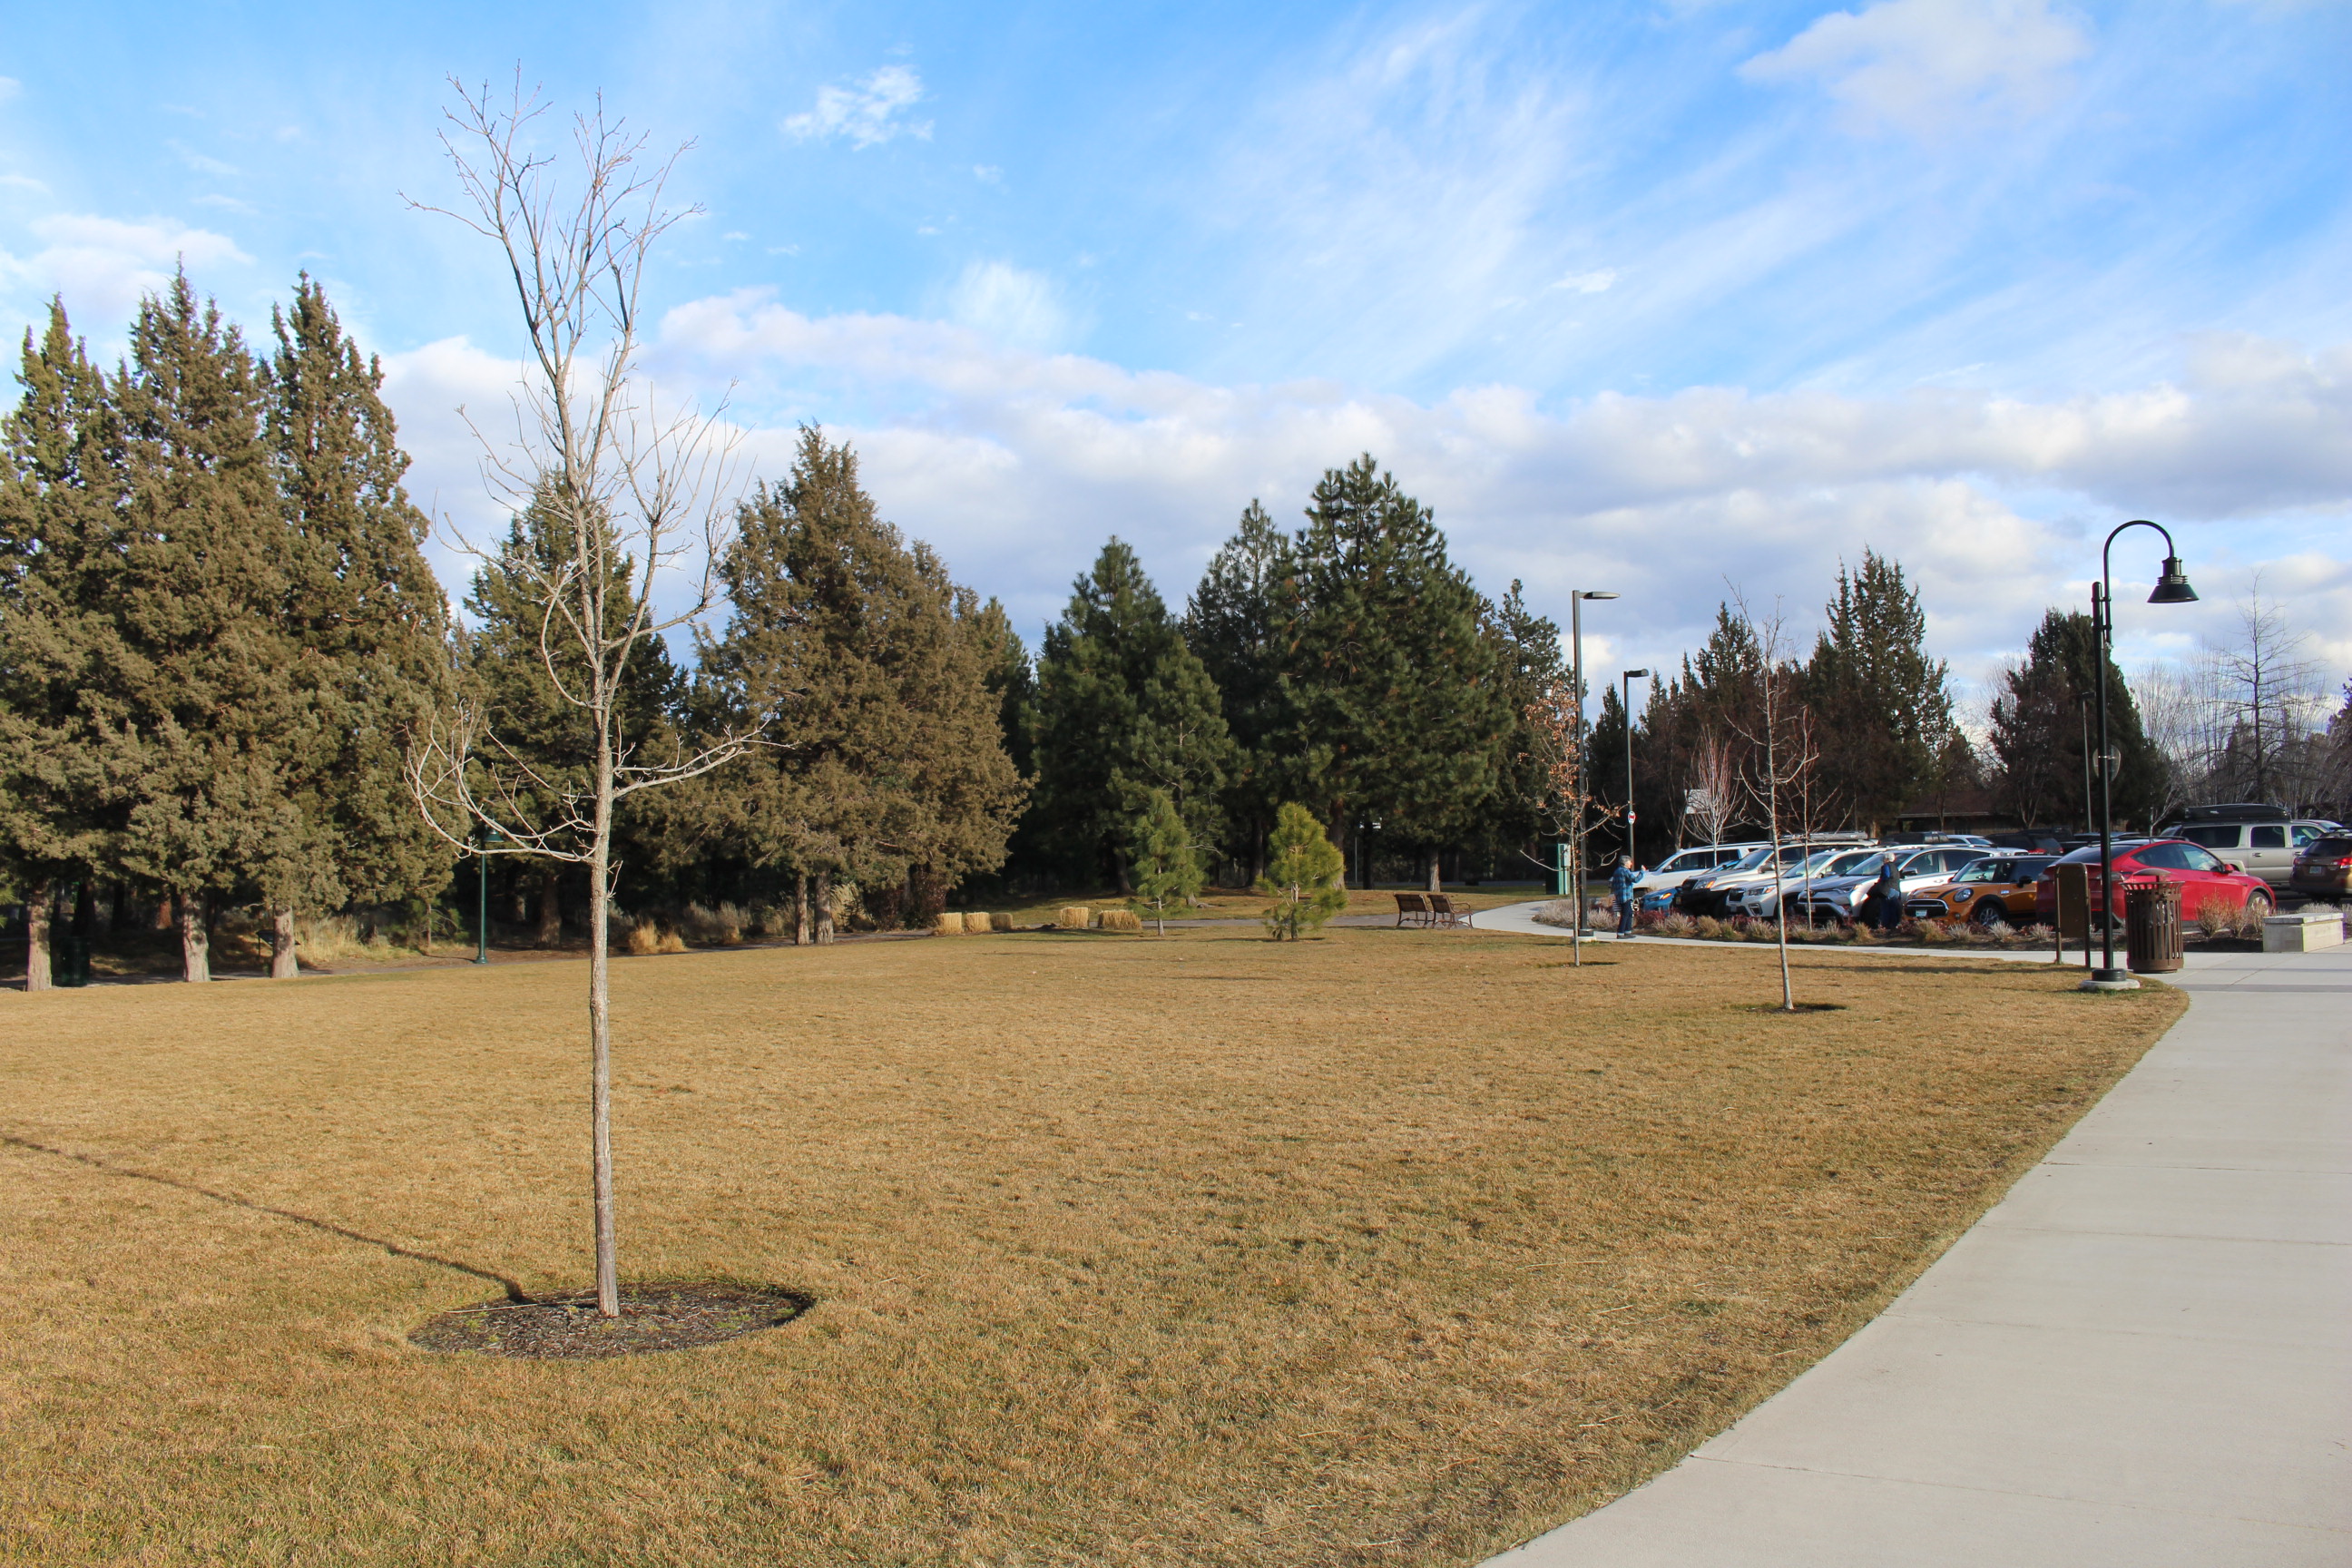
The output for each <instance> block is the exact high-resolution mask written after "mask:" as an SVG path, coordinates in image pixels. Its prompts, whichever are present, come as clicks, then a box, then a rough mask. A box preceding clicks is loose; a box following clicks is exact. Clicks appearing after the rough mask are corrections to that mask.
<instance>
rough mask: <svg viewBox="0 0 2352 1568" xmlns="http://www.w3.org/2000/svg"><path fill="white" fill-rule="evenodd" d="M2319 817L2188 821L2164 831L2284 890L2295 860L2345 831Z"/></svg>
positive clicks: (2168, 835)
mask: <svg viewBox="0 0 2352 1568" xmlns="http://www.w3.org/2000/svg"><path fill="white" fill-rule="evenodd" d="M2343 831H2344V829H2343V828H2342V827H2341V826H2338V825H2337V824H2336V823H2333V822H2328V821H2326V820H2324V819H2321V818H2318V817H2301V818H2296V819H2294V820H2284V821H2272V822H2184V823H2179V824H2178V825H2176V826H2171V827H2168V828H2166V829H2165V830H2164V837H2167V838H2186V839H2187V840H2189V843H2191V844H2201V845H2203V846H2204V847H2206V848H2208V849H2210V850H2211V851H2213V853H2214V854H2216V855H2218V856H2220V857H2221V858H2222V859H2224V860H2227V861H2228V862H2229V863H2230V869H2231V870H2232V871H2244V872H2247V873H2249V874H2251V875H2252V876H2256V877H2260V878H2261V879H2263V881H2265V882H2268V883H2269V884H2270V885H2271V886H2272V887H2273V888H2284V887H2285V886H2286V885H2287V883H2288V881H2289V879H2291V878H2292V877H2293V876H2294V858H2295V856H2296V854H2297V853H2299V852H2300V851H2302V850H2304V849H2305V848H2308V847H2310V846H2311V844H2312V843H2313V841H2314V840H2316V839H2320V838H2325V837H2328V836H2329V835H2330V834H2336V833H2341V832H2343Z"/></svg>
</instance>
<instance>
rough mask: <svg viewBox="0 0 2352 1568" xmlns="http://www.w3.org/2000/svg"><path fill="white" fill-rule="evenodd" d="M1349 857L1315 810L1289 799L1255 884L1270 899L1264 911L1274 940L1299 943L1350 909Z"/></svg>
mask: <svg viewBox="0 0 2352 1568" xmlns="http://www.w3.org/2000/svg"><path fill="white" fill-rule="evenodd" d="M1346 870H1347V860H1346V858H1344V857H1342V856H1341V855H1340V853H1339V846H1338V845H1336V844H1334V843H1332V842H1331V836H1330V835H1329V834H1328V833H1326V832H1325V831H1324V830H1323V825H1322V824H1321V823H1319V822H1318V821H1316V820H1315V814H1314V813H1313V812H1311V811H1309V810H1307V808H1306V807H1305V806H1303V805H1299V804H1298V803H1297V801H1286V802H1285V803H1284V804H1283V805H1282V808H1281V809H1280V810H1279V811H1277V812H1276V813H1275V818H1274V831H1273V832H1272V833H1270V834H1268V835H1267V836H1266V840H1265V871H1264V872H1263V873H1261V874H1260V875H1259V877H1258V879H1257V882H1256V884H1255V886H1256V889H1257V892H1258V894H1259V896H1260V897H1263V898H1267V899H1271V900H1274V902H1273V903H1272V904H1270V905H1268V906H1267V908H1266V910H1265V929H1266V934H1267V935H1269V936H1271V937H1273V938H1274V940H1275V941H1276V942H1297V940H1298V939H1299V938H1300V937H1302V936H1304V935H1305V934H1306V933H1307V932H1308V931H1320V930H1321V929H1322V928H1323V922H1324V921H1328V920H1329V919H1330V918H1331V917H1332V916H1333V915H1336V914H1338V913H1339V911H1340V910H1344V909H1346V908H1347V907H1348V890H1347V886H1346V880H1345V876H1344V873H1345V872H1346Z"/></svg>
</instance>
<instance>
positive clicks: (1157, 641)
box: [1035, 538, 1233, 890]
mask: <svg viewBox="0 0 2352 1568" xmlns="http://www.w3.org/2000/svg"><path fill="white" fill-rule="evenodd" d="M1036 744H1037V799H1036V805H1035V812H1036V815H1037V818H1038V820H1039V821H1040V822H1041V823H1042V824H1044V825H1045V827H1046V829H1047V832H1048V833H1049V834H1050V837H1049V838H1048V846H1049V847H1050V848H1051V849H1052V850H1054V851H1055V852H1057V854H1058V856H1059V858H1060V859H1061V860H1062V862H1063V863H1064V865H1065V866H1066V867H1067V868H1069V869H1070V870H1071V871H1073V872H1075V873H1076V874H1077V875H1079V876H1082V877H1093V876H1099V875H1103V874H1105V873H1108V875H1109V876H1110V877H1111V878H1112V879H1116V880H1117V882H1118V885H1119V886H1120V888H1121V889H1122V890H1124V889H1126V888H1127V886H1128V879H1127V861H1126V855H1125V850H1126V839H1127V831H1128V826H1129V824H1130V823H1131V822H1133V821H1134V820H1135V818H1136V817H1137V816H1139V815H1140V814H1141V813H1142V811H1143V809H1144V807H1145V805H1146V804H1147V803H1148V802H1149V801H1150V795H1151V792H1152V791H1153V790H1155V789H1158V790H1165V791H1167V793H1168V795H1169V798H1170V799H1171V800H1172V801H1173V802H1174V803H1175V805H1176V810H1177V813H1178V815H1179V816H1181V817H1182V818H1183V819H1184V824H1185V828H1186V831H1187V832H1189V833H1191V834H1192V837H1193V838H1194V839H1195V840H1196V841H1207V840H1209V839H1212V838H1213V837H1214V836H1215V831H1216V826H1217V816H1218V813H1217V795H1218V792H1219V790H1220V789H1221V788H1222V787H1223V784H1224V781H1225V766H1226V763H1227V761H1228V760H1229V759H1230V757H1231V755H1232V752H1233V742H1232V740H1231V737H1230V735H1229V734H1228V732H1227V731H1226V728H1225V721H1224V719H1223V714H1222V711H1221V706H1220V703H1219V700H1218V696H1217V689H1216V686H1215V684H1214V683H1213V681H1212V680H1211V679H1209V672H1208V670H1207V669H1206V668H1203V667H1202V663H1201V661H1200V659H1199V658H1195V657H1194V656H1193V654H1192V649H1190V648H1189V647H1186V646H1185V644H1184V638H1183V635H1182V633H1181V629H1180V628H1179V627H1178V626H1177V623H1176V621H1175V620H1174V618H1173V617H1171V616H1170V615H1169V614H1168V609H1167V606H1166V605H1164V604H1162V603H1161V601H1160V595H1159V594H1158V592H1157V591H1156V590H1154V589H1153V587H1152V585H1151V582H1150V579H1149V578H1148V577H1146V576H1145V575H1144V574H1143V566H1142V563H1140V562H1139V561H1138V560H1137V559H1136V555H1135V552H1134V551H1133V550H1131V549H1129V547H1128V546H1127V545H1125V544H1123V543H1121V542H1119V541H1118V539H1116V538H1114V539H1112V540H1111V541H1110V542H1108V543H1107V544H1105V545H1104V546H1103V550H1102V553H1101V555H1100V556H1098V557H1097V559H1096V562H1095V565H1094V570H1093V571H1092V572H1090V573H1088V574H1087V575H1085V576H1083V577H1080V578H1079V579H1078V580H1077V582H1076V584H1073V586H1072V591H1071V596H1070V604H1069V608H1068V609H1067V610H1066V612H1065V613H1064V615H1063V617H1062V619H1061V620H1059V621H1057V622H1055V624H1054V625H1053V626H1050V627H1048V628H1047V630H1046V633H1045V648H1044V651H1043V652H1042V653H1041V654H1040V655H1039V656H1038V659H1037V741H1036Z"/></svg>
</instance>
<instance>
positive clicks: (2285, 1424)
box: [1479, 910, 2352, 1568]
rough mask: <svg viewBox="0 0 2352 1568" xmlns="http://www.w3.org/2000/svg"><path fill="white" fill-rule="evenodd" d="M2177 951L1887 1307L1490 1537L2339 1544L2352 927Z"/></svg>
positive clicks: (1551, 1566) (2143, 1562)
mask: <svg viewBox="0 0 2352 1568" xmlns="http://www.w3.org/2000/svg"><path fill="white" fill-rule="evenodd" d="M1514 912H1515V911H1510V910H1500V911H1495V913H1496V915H1497V916H1503V917H1508V916H1510V915H1512V914H1513V913H1514ZM1479 924H1481V925H1482V926H1486V927H1487V928H1488V929H1490V930H1491V929H1517V928H1518V925H1519V922H1518V921H1511V920H1508V919H1507V918H1505V919H1491V920H1490V919H1489V918H1488V917H1481V919H1480V921H1479ZM1529 929H1531V930H1533V931H1536V932H1539V933H1542V934H1548V935H1559V936H1562V940H1565V937H1564V935H1563V933H1560V932H1558V931H1555V930H1554V929H1553V928H1551V927H1547V926H1530V927H1529ZM1701 945H1717V944H1701ZM1750 951H1753V950H1750ZM1845 951H1846V950H1840V956H1842V957H1843V956H1844V954H1845ZM1888 956H1889V958H1890V959H1892V958H1894V957H1895V956H1896V955H1895V954H1894V953H1889V954H1888ZM1970 956H1975V957H1988V956H1997V955H1992V954H1986V953H1982V952H1976V953H1972V954H1970ZM2021 956H2023V955H2021ZM2041 962H2043V963H2047V962H2048V960H2047V958H2046V957H2044V958H2043V959H2042V961H2041ZM2176 979H2177V980H2178V982H2179V984H2180V986H2181V988H2182V989H2183V990H2186V991H2188V992H2189V993H2190V994H2192V996H2193V997H2194V1001H2193V1003H2192V1005H2191V1006H2190V1009H2189V1014H2188V1016H2186V1017H2184V1018H2182V1019H2181V1021H2180V1022H2179V1024H2178V1025H2176V1026H2174V1027H2173V1028H2172V1030H2171V1031H2170V1032H2169V1033H2168V1034H2167V1035H2166V1036H2165V1037H2164V1038H2163V1039H2162V1040H2161V1041H2159V1042H2158V1044H2157V1046H2156V1047H2155V1048H2154V1049H2152V1050H2151V1051H2149V1053H2148V1054H2147V1057H2146V1058H2144V1059H2143V1060H2142V1061H2141V1062H2140V1064H2139V1066H2138V1067H2137V1068H2134V1069H2133V1070H2132V1071H2131V1073H2130V1074H2128V1075H2127V1076H2126V1078H2125V1079H2124V1080H2123V1081H2122V1082H2121V1083H2120V1084H2118V1085H2117V1086H2116V1088H2115V1089H2113V1090H2112V1091H2110V1092H2109V1093H2108V1095H2107V1096H2106V1098H2105V1100H2101V1101H2100V1102H2099V1104H2098V1105H2097V1106H2095V1107H2094V1108H2093V1109H2092V1110H2091V1111H2090V1113H2089V1114H2088V1115H2087V1116H2085V1117H2084V1119H2083V1121H2081V1122H2080V1123H2079V1124H2077V1125H2076V1127H2075V1128H2074V1131H2072V1132H2070V1133H2069V1134H2068V1135H2067V1136H2066V1137H2065V1139H2064V1140H2063V1141H2062V1142H2060V1143H2059V1144H2058V1146H2057V1147H2056V1148H2055V1149H2053V1150H2052V1151H2051V1152H2050V1154H2049V1156H2048V1158H2046V1159H2045V1160H2043V1161H2042V1163H2040V1164H2039V1165H2037V1166H2035V1167H2034V1168H2033V1169H2032V1171H2030V1172H2029V1173H2027V1174H2026V1175H2025V1176H2024V1178H2023V1179H2021V1181H2020V1182H2019V1183H2018V1184H2017V1185H2016V1186H2015V1187H2014V1188H2013V1189H2012V1190H2011V1192H2010V1194H2009V1195H2008V1196H2007V1197H2006V1198H2005V1199H2003V1200H2002V1202H2001V1203H2000V1205H1998V1206H1997V1207H1995V1208H1994V1209H1993V1210H1992V1211H1991V1212H1990V1214H1988V1215H1985V1217H1984V1218H1983V1219H1982V1220H1981V1221H1979V1223H1978V1224H1977V1225H1976V1226H1975V1227H1974V1228H1972V1229H1971V1230H1969V1233H1968V1234H1967V1235H1966V1236H1964V1237H1961V1238H1960V1240H1959V1241H1958V1243H1956V1244H1955V1245H1954V1246H1953V1247H1952V1249H1951V1250H1950V1251H1949V1252H1948V1253H1947V1254H1946V1255H1945V1256H1944V1257H1943V1258H1941V1259H1940V1260H1938V1261H1937V1263H1936V1264H1935V1265H1934V1266H1933V1267H1932V1268H1929V1269H1928V1271H1927V1273H1926V1274H1925V1275H1923V1276H1922V1277H1921V1278H1920V1279H1919V1280H1918V1282H1917V1283H1916V1284H1915V1285H1914V1286H1913V1287H1912V1288H1911V1289H1909V1290H1907V1291H1906V1292H1905V1293H1904V1294H1903V1296H1902V1297H1901V1298H1899V1299H1898V1300H1896V1301H1895V1303H1894V1305H1893V1306H1891V1307H1890V1308H1888V1310H1886V1311H1885V1313H1884V1314H1883V1315H1881V1316H1880V1317H1879V1318H1877V1319H1876V1320H1875V1321H1873V1322H1871V1323H1870V1324H1869V1325H1867V1326H1866V1327H1864V1329H1863V1330H1862V1331H1860V1332H1859V1333H1857V1334H1855V1335H1854V1337H1853V1339H1851V1340H1849V1341H1847V1342H1845V1343H1844V1344H1843V1345H1842V1346H1840V1347H1839V1348H1838V1349H1837V1350H1836V1351H1834V1352H1832V1353H1831V1354H1830V1355H1829V1356H1828V1357H1827V1358H1826V1359H1825V1360H1823V1361H1822V1363H1820V1364H1819V1365H1818V1366H1815V1367H1813V1368H1812V1369H1811V1371H1809V1372H1807V1373H1804V1374H1803V1375H1802V1376H1801V1377H1800V1378H1799V1379H1798V1380H1797V1381H1796V1382H1795V1383H1793V1384H1790V1386H1789V1387H1788V1388H1787V1389H1785V1390H1783V1391H1782V1392H1781V1393H1780V1394H1778V1395H1776V1396H1775V1397H1773V1398H1771V1399H1769V1400H1768V1401H1766V1402H1765V1403H1764V1404H1763V1405H1759V1407H1758V1408H1757V1409H1755V1410H1754V1411H1752V1412H1750V1413H1749V1414H1748V1416H1747V1418H1746V1419H1744V1420H1742V1421H1740V1422H1739V1423H1738V1425H1737V1426H1733V1427H1732V1428H1731V1429H1730V1430H1729V1431H1727V1432H1726V1433H1724V1434H1722V1435H1721V1436H1717V1438H1715V1439H1714V1440H1713V1441H1711V1442H1709V1443H1707V1444H1706V1446H1705V1447H1701V1448H1699V1449H1698V1450H1697V1451H1696V1452H1695V1453H1693V1454H1692V1455H1691V1456H1690V1458H1686V1459H1685V1460H1684V1461H1683V1463H1682V1464H1681V1465H1679V1466H1677V1467H1676V1468H1675V1469H1673V1470H1671V1471H1669V1472H1667V1473H1666V1474H1665V1475H1663V1476H1661V1477H1659V1478H1658V1479H1655V1480H1654V1481H1652V1482H1651V1483H1650V1484H1649V1485H1647V1486H1645V1487H1643V1488H1641V1489H1638V1490H1636V1491H1634V1492H1632V1493H1630V1494H1629V1495H1627V1496H1626V1497H1624V1498H1622V1499H1620V1500H1618V1501H1616V1502H1614V1503H1612V1504H1611V1505H1609V1506H1608V1507H1607V1508H1604V1509H1601V1510H1598V1511H1597V1512H1594V1513H1591V1514H1589V1515H1587V1516H1586V1517H1584V1518H1582V1519H1580V1520H1577V1521H1573V1522H1572V1523H1570V1524H1567V1525H1564V1526H1562V1527H1561V1528H1560V1529H1559V1530H1556V1531H1552V1532H1551V1533H1549V1534H1548V1535H1545V1536H1542V1537H1540V1538H1539V1539H1538V1540H1536V1541H1534V1542H1529V1543H1528V1544H1527V1545H1526V1546H1523V1547H1520V1548H1518V1549H1517V1551H1514V1552H1507V1553H1505V1554H1504V1555H1503V1556H1501V1557H1498V1558H1496V1559H1494V1560H1493V1563H1492V1564H1491V1568H1849V1565H1851V1568H1889V1565H1898V1564H1899V1565H1902V1568H1915V1565H1916V1568H1940V1565H1944V1564H1949V1565H1951V1568H1962V1565H1966V1568H2029V1565H2042V1564H2047V1565H2049V1568H2173V1565H2178V1568H2231V1565H2237V1564H2244V1565H2247V1568H2255V1565H2260V1568H2300V1565H2304V1564H2309V1565H2312V1568H2319V1565H2321V1564H2326V1565H2330V1568H2343V1565H2345V1564H2352V948H2338V949H2335V950H2332V951H2329V952H2317V953H2305V954H2294V955H2284V954H2283V955H2276V956H2273V955H2266V954H2260V953H2245V954H2218V955H2212V956H2208V955H2204V954H2194V955H2192V956H2191V958H2190V961H2189V966H2188V968H2187V969H2186V970H2184V971H2183V973H2181V974H2179V976H2177V977H2176Z"/></svg>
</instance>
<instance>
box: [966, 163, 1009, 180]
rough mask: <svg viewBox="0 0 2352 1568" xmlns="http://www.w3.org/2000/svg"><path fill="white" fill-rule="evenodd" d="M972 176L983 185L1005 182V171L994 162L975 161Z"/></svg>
mask: <svg viewBox="0 0 2352 1568" xmlns="http://www.w3.org/2000/svg"><path fill="white" fill-rule="evenodd" d="M971 177H972V178H973V179H975V180H978V181H979V182H980V183H981V184H983V185H1001V184H1003V183H1004V171H1003V170H1002V169H1000V168H998V167H997V166H996V165H995V164H993V163H974V164H973V165H972V166H971Z"/></svg>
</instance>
